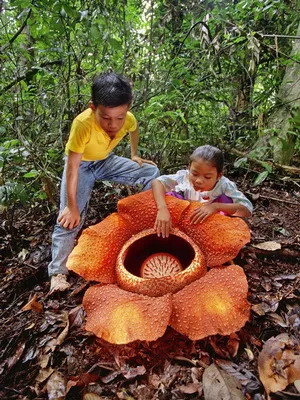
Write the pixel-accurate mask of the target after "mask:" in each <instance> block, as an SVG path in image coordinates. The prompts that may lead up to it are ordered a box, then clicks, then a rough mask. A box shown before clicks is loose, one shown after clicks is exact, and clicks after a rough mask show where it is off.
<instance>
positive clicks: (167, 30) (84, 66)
mask: <svg viewBox="0 0 300 400" xmlns="http://www.w3.org/2000/svg"><path fill="white" fill-rule="evenodd" d="M196 3H197V2H196ZM196 3H195V2H193V1H190V0H188V1H186V2H173V1H168V2H165V1H162V0H159V1H156V2H146V1H141V0H128V1H126V2H125V1H124V2H119V1H117V0H108V1H105V2H99V1H95V0H87V1H78V0H75V1H71V0H62V1H52V0H36V1H31V0H10V1H7V2H5V3H4V6H3V11H2V13H1V14H0V48H1V52H0V65H1V67H0V68H1V86H0V146H1V148H0V168H1V185H2V189H1V190H2V191H1V193H4V194H3V195H1V196H2V198H5V200H3V202H6V204H8V202H11V203H13V202H15V201H16V199H19V200H20V201H31V200H32V199H34V198H35V197H39V198H40V197H42V198H43V197H45V196H46V191H45V189H44V187H45V185H44V180H45V178H47V179H48V180H50V181H51V182H52V183H54V184H55V183H56V182H57V180H58V176H59V175H60V173H61V168H62V155H63V151H64V146H65V142H66V139H67V137H68V134H69V130H70V125H71V122H72V119H73V118H74V117H75V116H76V115H77V114H78V113H80V112H81V111H83V110H84V109H85V108H86V107H87V105H88V101H89V99H90V84H91V81H92V78H93V77H94V75H95V74H97V73H99V72H103V71H105V70H107V69H109V68H111V69H113V70H115V71H117V72H120V73H124V74H126V75H127V76H128V77H129V78H130V79H131V80H132V82H133V84H134V91H135V99H134V105H133V112H134V113H135V115H136V116H137V119H138V121H139V124H140V131H141V139H140V145H141V146H140V149H141V152H142V155H143V156H144V157H149V158H153V159H154V160H155V161H157V162H158V163H159V165H160V168H161V170H167V169H168V170H169V169H170V168H174V169H176V167H177V166H181V165H184V164H186V162H187V157H186V155H187V154H189V153H190V152H191V151H192V150H193V149H194V148H195V147H196V146H199V145H201V144H204V143H210V144H215V145H218V146H220V147H223V146H224V145H225V144H228V143H229V144H230V145H232V146H236V147H237V148H240V149H241V150H244V149H245V148H247V149H248V148H251V146H252V145H253V143H254V142H255V141H256V139H257V134H258V126H257V121H258V120H259V119H260V118H261V116H264V115H267V114H268V113H269V111H270V109H271V107H273V106H274V104H275V101H276V98H275V96H276V93H277V91H278V88H279V85H280V83H281V81H282V77H283V74H284V71H285V67H286V65H287V63H289V62H290V61H291V60H289V58H287V57H286V55H287V54H289V53H290V50H291V46H292V41H291V40H289V39H287V38H282V39H279V38H278V39H277V41H276V42H275V39H274V37H265V36H264V34H266V33H280V34H283V35H284V34H286V35H293V34H295V30H296V27H297V24H298V12H297V1H296V0H289V1H287V0H284V1H279V0H264V1H261V0H239V1H234V2H233V1H228V2H225V3H224V1H221V0H217V1H214V2H211V1H208V0H204V1H201V2H200V3H197V4H196ZM296 57H297V55H295V58H296ZM295 118H296V119H297V117H295ZM294 126H295V124H294ZM259 129H261V131H263V130H264V129H265V126H264V125H262V126H261V128H259ZM293 131H295V132H296V133H297V132H298V131H297V130H296V128H295V129H293ZM274 140H275V139H274ZM271 145H272V143H271ZM296 146H298V149H299V144H298V145H296ZM120 151H121V152H122V153H123V154H128V144H127V143H126V141H123V142H122V143H121V144H120ZM8 165H9V167H8ZM3 187H4V188H6V189H3ZM13 193H14V194H13ZM22 193H26V196H25V195H24V196H23V194H22ZM47 195H48V196H49V193H48V194H47ZM9 199H10V200H9Z"/></svg>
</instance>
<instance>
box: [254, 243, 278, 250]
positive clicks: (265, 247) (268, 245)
mask: <svg viewBox="0 0 300 400" xmlns="http://www.w3.org/2000/svg"><path fill="white" fill-rule="evenodd" d="M252 246H253V247H255V248H257V249H260V250H267V251H275V250H280V249H281V244H280V243H277V242H273V241H270V242H263V243H258V244H253V245H252Z"/></svg>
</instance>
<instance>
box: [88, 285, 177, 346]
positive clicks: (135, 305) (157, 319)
mask: <svg viewBox="0 0 300 400" xmlns="http://www.w3.org/2000/svg"><path fill="white" fill-rule="evenodd" d="M83 306H84V308H85V311H86V314H87V323H86V327H85V328H86V330H88V331H90V332H93V333H94V334H95V335H96V336H98V337H100V338H103V339H105V340H106V341H108V342H110V343H115V344H126V343H130V342H133V341H134V340H148V341H150V340H156V339H158V338H159V337H161V336H162V335H163V334H164V333H165V330H166V328H167V326H168V323H169V319H170V315H171V311H172V301H171V295H170V294H167V295H165V296H163V297H158V298H152V297H147V296H143V295H139V294H136V293H129V292H126V291H124V290H122V289H120V288H118V286H116V285H106V286H101V285H96V286H93V287H91V288H89V289H88V290H87V291H86V293H85V295H84V298H83Z"/></svg>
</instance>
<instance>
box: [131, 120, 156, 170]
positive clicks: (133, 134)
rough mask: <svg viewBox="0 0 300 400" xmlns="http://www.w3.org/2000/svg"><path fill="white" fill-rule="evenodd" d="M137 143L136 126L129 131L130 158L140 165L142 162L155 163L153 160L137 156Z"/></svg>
mask: <svg viewBox="0 0 300 400" xmlns="http://www.w3.org/2000/svg"><path fill="white" fill-rule="evenodd" d="M138 143H139V128H138V127H137V128H136V130H135V131H132V132H130V146H131V159H132V161H135V162H137V163H138V164H139V166H140V167H142V166H143V163H146V164H151V165H155V166H156V164H155V163H154V162H153V161H150V160H145V159H143V158H141V157H139V156H138Z"/></svg>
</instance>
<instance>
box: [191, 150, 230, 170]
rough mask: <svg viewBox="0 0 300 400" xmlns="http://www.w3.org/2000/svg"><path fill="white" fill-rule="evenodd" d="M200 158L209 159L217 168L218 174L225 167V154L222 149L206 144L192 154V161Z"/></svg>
mask: <svg viewBox="0 0 300 400" xmlns="http://www.w3.org/2000/svg"><path fill="white" fill-rule="evenodd" d="M199 159H201V160H204V161H208V162H209V163H210V164H211V165H212V166H213V167H215V168H216V169H217V172H218V174H220V173H221V172H223V169H224V156H223V153H222V151H221V150H220V149H218V148H217V147H214V146H210V145H208V144H206V145H205V146H200V147H197V149H195V150H194V151H193V153H192V155H191V156H190V162H193V161H198V160H199Z"/></svg>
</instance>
